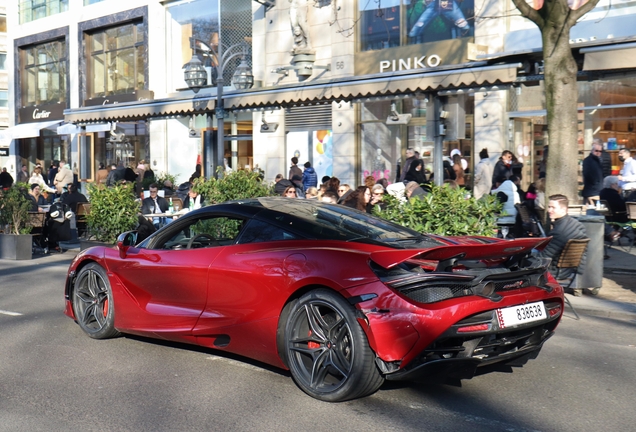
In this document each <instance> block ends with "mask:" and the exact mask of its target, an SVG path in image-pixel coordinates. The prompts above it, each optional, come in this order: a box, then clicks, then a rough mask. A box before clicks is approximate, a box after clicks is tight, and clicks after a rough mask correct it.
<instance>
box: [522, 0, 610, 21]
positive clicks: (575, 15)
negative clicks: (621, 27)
mask: <svg viewBox="0 0 636 432" xmlns="http://www.w3.org/2000/svg"><path fill="white" fill-rule="evenodd" d="M513 1H515V0H513ZM598 2H599V0H589V1H588V2H586V3H585V4H584V5H583V6H581V7H580V8H578V9H576V10H572V13H571V14H570V16H569V21H570V22H571V25H572V26H574V24H576V22H577V21H578V20H579V18H581V17H582V16H583V15H585V14H586V13H588V12H589V11H591V10H592V9H594V8H595V7H596V5H597V4H598Z"/></svg>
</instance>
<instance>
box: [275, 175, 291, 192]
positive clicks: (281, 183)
mask: <svg viewBox="0 0 636 432" xmlns="http://www.w3.org/2000/svg"><path fill="white" fill-rule="evenodd" d="M274 182H275V185H274V192H275V193H276V194H277V195H282V194H283V192H285V189H287V187H289V186H292V182H291V181H289V180H287V179H286V178H284V177H283V175H282V174H276V178H275V179H274Z"/></svg>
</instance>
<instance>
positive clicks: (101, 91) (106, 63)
mask: <svg viewBox="0 0 636 432" xmlns="http://www.w3.org/2000/svg"><path fill="white" fill-rule="evenodd" d="M142 26H143V23H142V22H136V23H130V24H126V25H122V26H118V27H112V28H109V29H106V30H100V31H97V32H95V33H90V34H88V38H87V39H88V40H87V44H86V45H87V47H88V50H89V59H88V76H89V77H90V78H89V80H88V92H87V94H88V97H91V98H92V97H102V96H108V95H114V94H126V93H132V92H134V91H135V90H138V89H143V88H144V87H145V78H144V72H145V67H146V61H147V55H146V41H145V40H144V32H143V28H142Z"/></svg>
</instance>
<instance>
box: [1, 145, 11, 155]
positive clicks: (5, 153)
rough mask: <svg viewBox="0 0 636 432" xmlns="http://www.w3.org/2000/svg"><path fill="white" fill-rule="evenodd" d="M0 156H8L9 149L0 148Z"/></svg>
mask: <svg viewBox="0 0 636 432" xmlns="http://www.w3.org/2000/svg"><path fill="white" fill-rule="evenodd" d="M0 156H9V147H0Z"/></svg>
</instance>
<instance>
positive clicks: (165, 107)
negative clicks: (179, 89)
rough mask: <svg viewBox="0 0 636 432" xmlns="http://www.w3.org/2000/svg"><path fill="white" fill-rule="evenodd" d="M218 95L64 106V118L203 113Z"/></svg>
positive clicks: (100, 119) (123, 118) (85, 120)
mask: <svg viewBox="0 0 636 432" xmlns="http://www.w3.org/2000/svg"><path fill="white" fill-rule="evenodd" d="M215 99H216V97H215V96H214V97H212V96H210V95H205V96H194V97H188V98H183V97H181V98H170V99H155V100H152V101H143V102H137V101H135V102H121V103H118V104H114V105H97V106H88V107H82V108H74V109H67V110H64V119H65V120H66V121H67V122H70V123H95V122H100V123H102V122H105V121H127V120H128V121H134V120H144V119H147V118H153V117H171V116H178V115H187V114H189V115H192V114H201V113H203V112H205V111H212V110H214V107H215V102H214V101H215Z"/></svg>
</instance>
